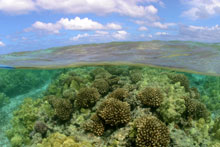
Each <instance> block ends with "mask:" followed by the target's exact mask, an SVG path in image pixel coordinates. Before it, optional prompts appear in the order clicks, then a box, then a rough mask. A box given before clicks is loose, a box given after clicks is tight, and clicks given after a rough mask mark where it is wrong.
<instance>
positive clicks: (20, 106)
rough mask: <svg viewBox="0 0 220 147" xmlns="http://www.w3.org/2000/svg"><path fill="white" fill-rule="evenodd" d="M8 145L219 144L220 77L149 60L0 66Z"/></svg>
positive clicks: (0, 114)
mask: <svg viewBox="0 0 220 147" xmlns="http://www.w3.org/2000/svg"><path fill="white" fill-rule="evenodd" d="M0 146H1V147H10V146H12V147H23V146H24V147H25V146H28V147H90V146H91V147H135V146H137V147H142V146H143V147H144V146H152V147H159V146H162V147H219V146H220V77H219V76H213V75H212V76H211V75H208V74H196V73H190V72H178V71H176V70H171V69H165V68H155V67H150V66H147V65H145V66H135V64H133V65H126V64H123V65H122V64H121V65H120V64H118V65H99V66H97V65H92V64H90V65H87V66H85V65H84V66H78V67H69V68H57V69H47V68H29V69H21V68H15V69H5V68H2V69H0Z"/></svg>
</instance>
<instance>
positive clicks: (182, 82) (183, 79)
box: [168, 74, 189, 92]
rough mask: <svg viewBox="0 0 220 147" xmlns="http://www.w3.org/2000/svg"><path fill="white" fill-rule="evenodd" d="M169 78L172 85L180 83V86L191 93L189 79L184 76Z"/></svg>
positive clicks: (176, 75) (170, 76)
mask: <svg viewBox="0 0 220 147" xmlns="http://www.w3.org/2000/svg"><path fill="white" fill-rule="evenodd" d="M168 77H169V78H170V79H171V81H172V83H177V82H180V85H181V86H183V87H184V88H185V91H186V92H188V91H189V79H188V78H187V77H186V76H185V75H184V74H170V75H168Z"/></svg>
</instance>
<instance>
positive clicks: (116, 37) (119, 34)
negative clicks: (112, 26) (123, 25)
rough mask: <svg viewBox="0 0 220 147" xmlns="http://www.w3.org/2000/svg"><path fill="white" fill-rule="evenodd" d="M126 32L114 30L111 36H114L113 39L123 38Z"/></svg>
mask: <svg viewBox="0 0 220 147" xmlns="http://www.w3.org/2000/svg"><path fill="white" fill-rule="evenodd" d="M127 35H128V33H127V32H126V31H123V30H122V31H117V32H115V33H114V34H113V35H112V36H113V37H114V38H115V39H118V40H124V39H126V37H127Z"/></svg>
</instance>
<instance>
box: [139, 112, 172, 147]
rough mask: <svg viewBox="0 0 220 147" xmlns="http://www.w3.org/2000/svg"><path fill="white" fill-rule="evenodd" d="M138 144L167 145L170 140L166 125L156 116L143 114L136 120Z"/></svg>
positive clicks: (141, 146) (164, 146)
mask: <svg viewBox="0 0 220 147" xmlns="http://www.w3.org/2000/svg"><path fill="white" fill-rule="evenodd" d="M135 126H136V129H137V136H136V146H138V147H145V146H151V147H159V146H162V147H167V146H168V145H169V142H170V136H169V131H168V128H167V127H166V125H165V124H164V123H163V122H161V121H160V120H159V119H157V118H156V117H154V116H143V117H141V118H138V119H136V120H135Z"/></svg>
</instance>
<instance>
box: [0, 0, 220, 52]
mask: <svg viewBox="0 0 220 147" xmlns="http://www.w3.org/2000/svg"><path fill="white" fill-rule="evenodd" d="M219 23H220V0H0V54H5V53H10V52H19V51H29V50H36V49H44V48H49V47H56V46H66V45H75V44H82V43H83V44H84V43H101V42H111V41H149V40H189V41H200V42H220V26H219Z"/></svg>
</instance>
